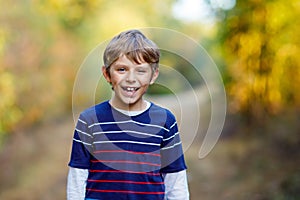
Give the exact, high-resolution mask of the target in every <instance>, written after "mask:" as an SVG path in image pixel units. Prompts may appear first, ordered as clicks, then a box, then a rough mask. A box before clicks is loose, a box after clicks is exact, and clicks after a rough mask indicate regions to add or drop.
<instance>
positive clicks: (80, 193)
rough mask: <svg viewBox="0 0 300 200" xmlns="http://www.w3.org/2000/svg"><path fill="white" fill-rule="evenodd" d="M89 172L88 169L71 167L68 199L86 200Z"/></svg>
mask: <svg viewBox="0 0 300 200" xmlns="http://www.w3.org/2000/svg"><path fill="white" fill-rule="evenodd" d="M88 173H89V172H88V170H87V169H79V168H73V167H70V169H69V174H68V183H67V200H84V197H85V186H86V181H87V178H88Z"/></svg>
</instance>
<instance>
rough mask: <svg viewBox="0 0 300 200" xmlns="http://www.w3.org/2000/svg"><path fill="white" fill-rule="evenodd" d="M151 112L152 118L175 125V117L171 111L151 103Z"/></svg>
mask: <svg viewBox="0 0 300 200" xmlns="http://www.w3.org/2000/svg"><path fill="white" fill-rule="evenodd" d="M149 111H150V115H152V116H156V117H159V118H164V119H165V120H166V124H168V123H174V122H175V121H176V117H175V115H174V114H173V113H172V112H171V111H170V110H169V109H167V108H165V107H162V106H159V105H157V104H155V103H153V102H151V106H150V109H149Z"/></svg>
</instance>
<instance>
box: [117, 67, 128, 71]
mask: <svg viewBox="0 0 300 200" xmlns="http://www.w3.org/2000/svg"><path fill="white" fill-rule="evenodd" d="M117 71H118V72H125V71H126V69H125V67H119V68H117Z"/></svg>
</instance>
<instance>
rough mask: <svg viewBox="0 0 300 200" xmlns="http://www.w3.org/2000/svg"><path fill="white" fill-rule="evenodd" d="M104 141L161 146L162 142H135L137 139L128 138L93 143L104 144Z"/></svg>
mask: <svg viewBox="0 0 300 200" xmlns="http://www.w3.org/2000/svg"><path fill="white" fill-rule="evenodd" d="M103 143H133V144H145V145H152V146H160V144H156V143H147V142H135V141H128V140H117V141H97V142H93V144H103Z"/></svg>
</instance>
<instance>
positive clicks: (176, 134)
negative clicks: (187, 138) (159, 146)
mask: <svg viewBox="0 0 300 200" xmlns="http://www.w3.org/2000/svg"><path fill="white" fill-rule="evenodd" d="M178 134H179V132H177V133H175V134H174V135H172V136H171V137H169V138H166V139H163V141H167V140H170V139H172V138H173V137H175V136H176V135H178Z"/></svg>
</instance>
